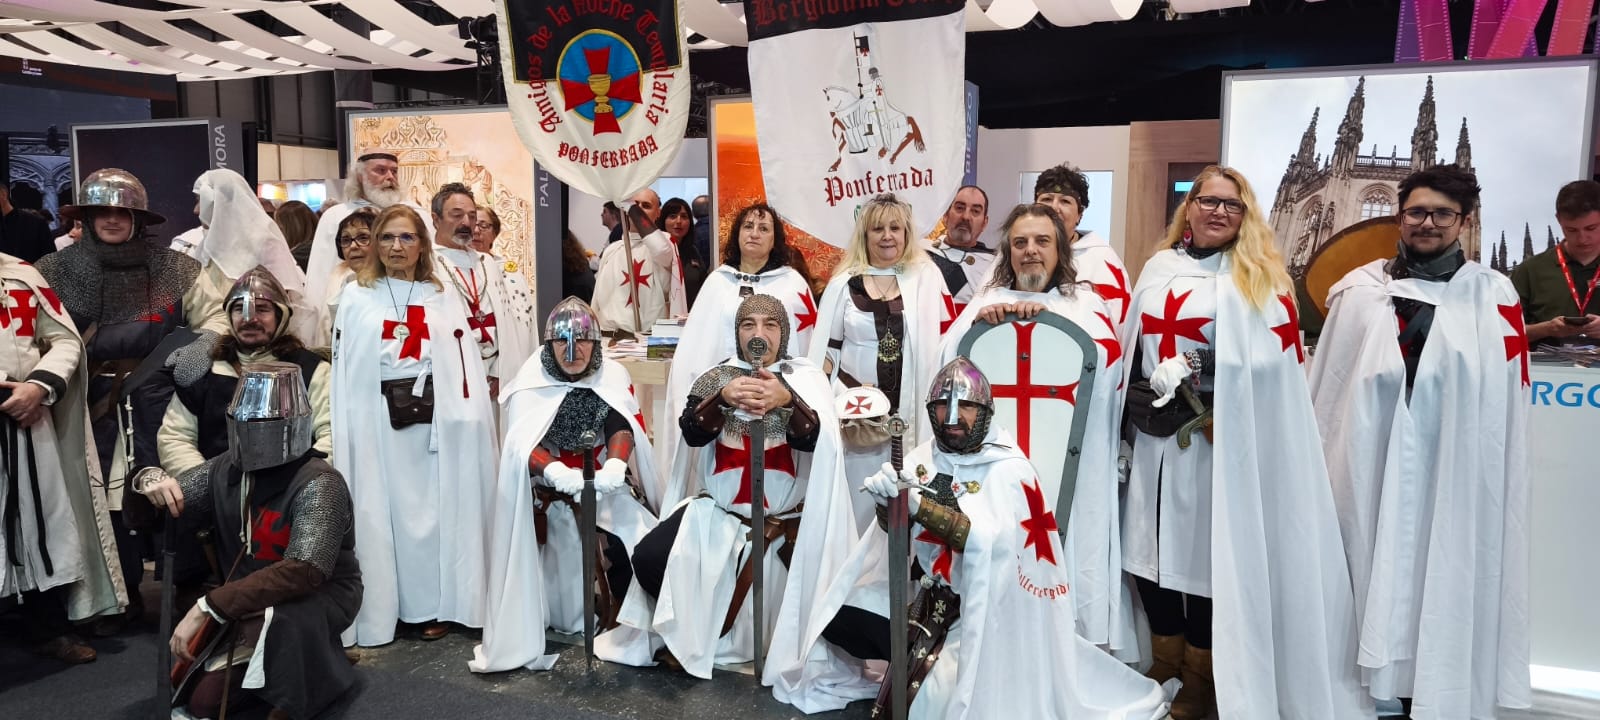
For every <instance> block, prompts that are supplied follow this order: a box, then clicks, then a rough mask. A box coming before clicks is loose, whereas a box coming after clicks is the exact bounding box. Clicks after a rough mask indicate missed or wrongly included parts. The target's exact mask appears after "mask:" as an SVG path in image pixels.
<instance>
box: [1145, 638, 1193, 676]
mask: <svg viewBox="0 0 1600 720" xmlns="http://www.w3.org/2000/svg"><path fill="white" fill-rule="evenodd" d="M1186 647H1188V644H1187V643H1185V642H1184V640H1183V636H1182V635H1151V636H1150V654H1151V655H1152V656H1154V658H1155V660H1154V662H1152V663H1150V669H1149V670H1146V671H1144V676H1145V677H1147V678H1150V679H1151V680H1154V681H1156V683H1157V684H1160V683H1164V682H1166V681H1168V680H1171V679H1172V678H1175V677H1178V670H1179V668H1182V667H1183V649H1184V648H1186Z"/></svg>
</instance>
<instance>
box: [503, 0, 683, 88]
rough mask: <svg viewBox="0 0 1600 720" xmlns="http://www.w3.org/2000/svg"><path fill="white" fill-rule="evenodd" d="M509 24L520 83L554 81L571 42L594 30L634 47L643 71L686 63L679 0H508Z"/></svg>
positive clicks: (632, 48)
mask: <svg viewBox="0 0 1600 720" xmlns="http://www.w3.org/2000/svg"><path fill="white" fill-rule="evenodd" d="M506 24H507V26H508V27H509V28H510V31H511V37H510V38H507V41H508V42H510V43H511V59H512V68H511V71H512V73H513V74H514V76H515V77H516V80H517V82H523V83H543V82H547V81H549V80H552V79H555V76H556V72H557V69H558V68H559V67H560V64H561V60H562V56H563V55H567V54H569V49H570V47H569V46H571V45H572V42H573V41H574V40H577V39H578V38H579V37H580V36H582V35H585V34H589V33H593V32H598V33H601V34H605V35H611V36H614V37H615V39H617V40H619V41H620V42H621V44H622V45H625V46H627V47H628V48H629V49H630V50H632V52H633V55H634V58H636V60H637V66H638V68H639V69H640V70H643V71H646V72H649V71H656V70H665V69H668V68H676V67H679V66H681V65H683V54H682V53H683V48H682V47H680V43H679V32H678V27H679V26H678V3H677V1H676V0H506ZM567 79H568V80H577V78H576V77H570V78H567Z"/></svg>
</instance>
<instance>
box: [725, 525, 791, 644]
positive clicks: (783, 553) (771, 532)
mask: <svg viewBox="0 0 1600 720" xmlns="http://www.w3.org/2000/svg"><path fill="white" fill-rule="evenodd" d="M804 506H805V504H804V503H801V504H800V505H798V506H796V507H795V509H794V513H795V514H794V515H793V516H792V517H788V518H783V519H779V518H773V517H769V518H767V522H766V531H765V532H764V533H762V534H763V535H764V536H765V537H766V540H767V547H772V543H773V541H775V540H777V539H778V538H780V537H781V538H783V541H784V542H783V547H780V548H778V559H780V560H782V561H784V562H788V561H789V559H790V558H792V557H794V541H795V538H796V537H798V536H799V534H800V510H801V509H802V508H804ZM729 514H730V515H733V516H734V517H737V518H739V522H741V523H743V524H744V526H745V527H747V528H748V527H750V518H748V517H745V516H743V515H740V514H738V513H729ZM745 538H746V539H747V540H753V539H754V538H752V537H751V536H750V532H749V531H746V532H745ZM752 560H754V558H749V557H747V558H745V560H744V565H743V566H741V567H740V568H739V576H738V579H737V580H735V581H734V583H733V601H732V602H729V603H728V614H727V615H726V616H724V617H723V618H722V632H721V633H720V635H727V634H728V631H729V630H732V629H733V623H734V621H735V620H738V619H739V610H740V609H742V608H743V607H744V599H745V597H746V596H748V595H749V594H750V586H751V585H754V584H755V581H756V567H755V565H754V564H753V563H752V562H751V561H752ZM756 621H757V622H760V619H759V618H757V619H756Z"/></svg>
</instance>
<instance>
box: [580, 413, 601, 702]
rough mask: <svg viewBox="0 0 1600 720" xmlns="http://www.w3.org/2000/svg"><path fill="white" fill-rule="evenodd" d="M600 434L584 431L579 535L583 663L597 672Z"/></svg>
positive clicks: (590, 669)
mask: <svg viewBox="0 0 1600 720" xmlns="http://www.w3.org/2000/svg"><path fill="white" fill-rule="evenodd" d="M599 437H600V436H599V434H598V433H596V432H595V431H593V430H585V431H583V436H582V437H581V438H580V439H579V441H578V442H580V443H582V445H583V449H582V452H583V497H582V498H581V499H580V500H579V503H578V533H579V537H582V538H583V661H584V664H585V666H586V669H587V670H588V671H593V670H594V581H595V577H594V576H595V544H596V538H595V529H594V527H595V522H596V521H595V507H594V503H595V499H594V446H595V443H596V442H597V441H598V440H599Z"/></svg>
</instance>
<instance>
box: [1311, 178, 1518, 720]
mask: <svg viewBox="0 0 1600 720" xmlns="http://www.w3.org/2000/svg"><path fill="white" fill-rule="evenodd" d="M1478 194H1479V188H1478V183H1477V178H1476V177H1474V176H1473V175H1472V173H1471V172H1469V171H1466V170H1462V169H1460V168H1457V167H1455V166H1453V165H1442V166H1436V167H1432V168H1428V169H1427V170H1422V171H1420V172H1415V173H1412V174H1411V176H1410V177H1407V178H1406V179H1404V180H1402V181H1401V182H1400V211H1399V218H1398V219H1399V222H1400V243H1401V244H1400V247H1399V252H1398V254H1397V255H1396V256H1395V257H1393V258H1389V259H1383V260H1375V261H1373V262H1371V263H1368V264H1366V265H1363V266H1361V267H1359V268H1356V269H1355V270H1353V271H1351V272H1350V274H1348V275H1346V276H1345V277H1344V279H1342V280H1340V281H1339V282H1338V283H1337V284H1335V285H1334V286H1333V289H1332V290H1330V291H1329V293H1328V298H1329V299H1328V321H1327V323H1326V324H1325V325H1324V326H1323V328H1322V340H1321V342H1320V343H1319V344H1318V352H1317V353H1316V355H1315V356H1314V358H1313V360H1312V367H1311V394H1312V402H1313V404H1314V405H1315V408H1316V413H1317V421H1318V425H1319V426H1320V428H1321V431H1322V447H1323V452H1324V453H1325V454H1326V456H1327V463H1328V476H1329V480H1330V481H1331V482H1332V484H1333V498H1334V503H1335V504H1336V506H1337V507H1338V512H1339V529H1340V531H1341V534H1342V535H1343V537H1344V546H1345V556H1346V559H1347V561H1348V562H1349V564H1350V578H1351V580H1352V582H1353V584H1354V586H1355V600H1356V602H1355V607H1356V627H1357V628H1359V629H1360V630H1359V632H1360V641H1359V643H1358V644H1357V648H1359V653H1358V655H1357V657H1356V662H1357V664H1358V665H1359V667H1360V668H1361V676H1362V682H1363V684H1365V685H1366V686H1367V689H1368V692H1369V693H1370V694H1371V695H1372V697H1374V698H1378V699H1384V698H1393V697H1400V698H1403V699H1414V701H1415V702H1414V704H1411V705H1410V707H1409V709H1408V711H1409V713H1410V716H1411V717H1413V718H1429V719H1431V718H1465V717H1475V718H1480V717H1493V716H1494V715H1495V714H1496V712H1497V710H1496V708H1526V707H1529V703H1530V702H1531V691H1530V688H1529V683H1530V680H1529V669H1528V662H1529V658H1528V652H1529V650H1528V648H1529V639H1528V632H1529V627H1528V625H1529V597H1528V560H1529V516H1528V515H1529V512H1528V494H1529V482H1528V480H1529V478H1528V472H1527V459H1526V448H1527V440H1528V436H1527V420H1528V404H1529V403H1528V381H1529V378H1528V345H1527V340H1526V339H1525V338H1524V336H1523V322H1524V316H1523V312H1522V307H1521V304H1520V303H1519V302H1518V300H1517V293H1516V290H1515V288H1513V286H1512V283H1511V281H1510V280H1508V279H1506V278H1505V277H1504V276H1503V275H1500V274H1499V273H1496V272H1494V271H1492V270H1490V269H1488V268H1486V267H1484V266H1482V265H1479V264H1478V263H1475V262H1472V261H1471V260H1468V259H1467V258H1466V256H1465V255H1464V254H1463V252H1462V250H1461V245H1460V241H1459V237H1460V235H1461V232H1462V230H1463V229H1464V228H1466V227H1470V226H1471V224H1472V223H1473V222H1475V221H1476V220H1477V217H1476V212H1475V211H1476V210H1477V208H1478Z"/></svg>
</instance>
